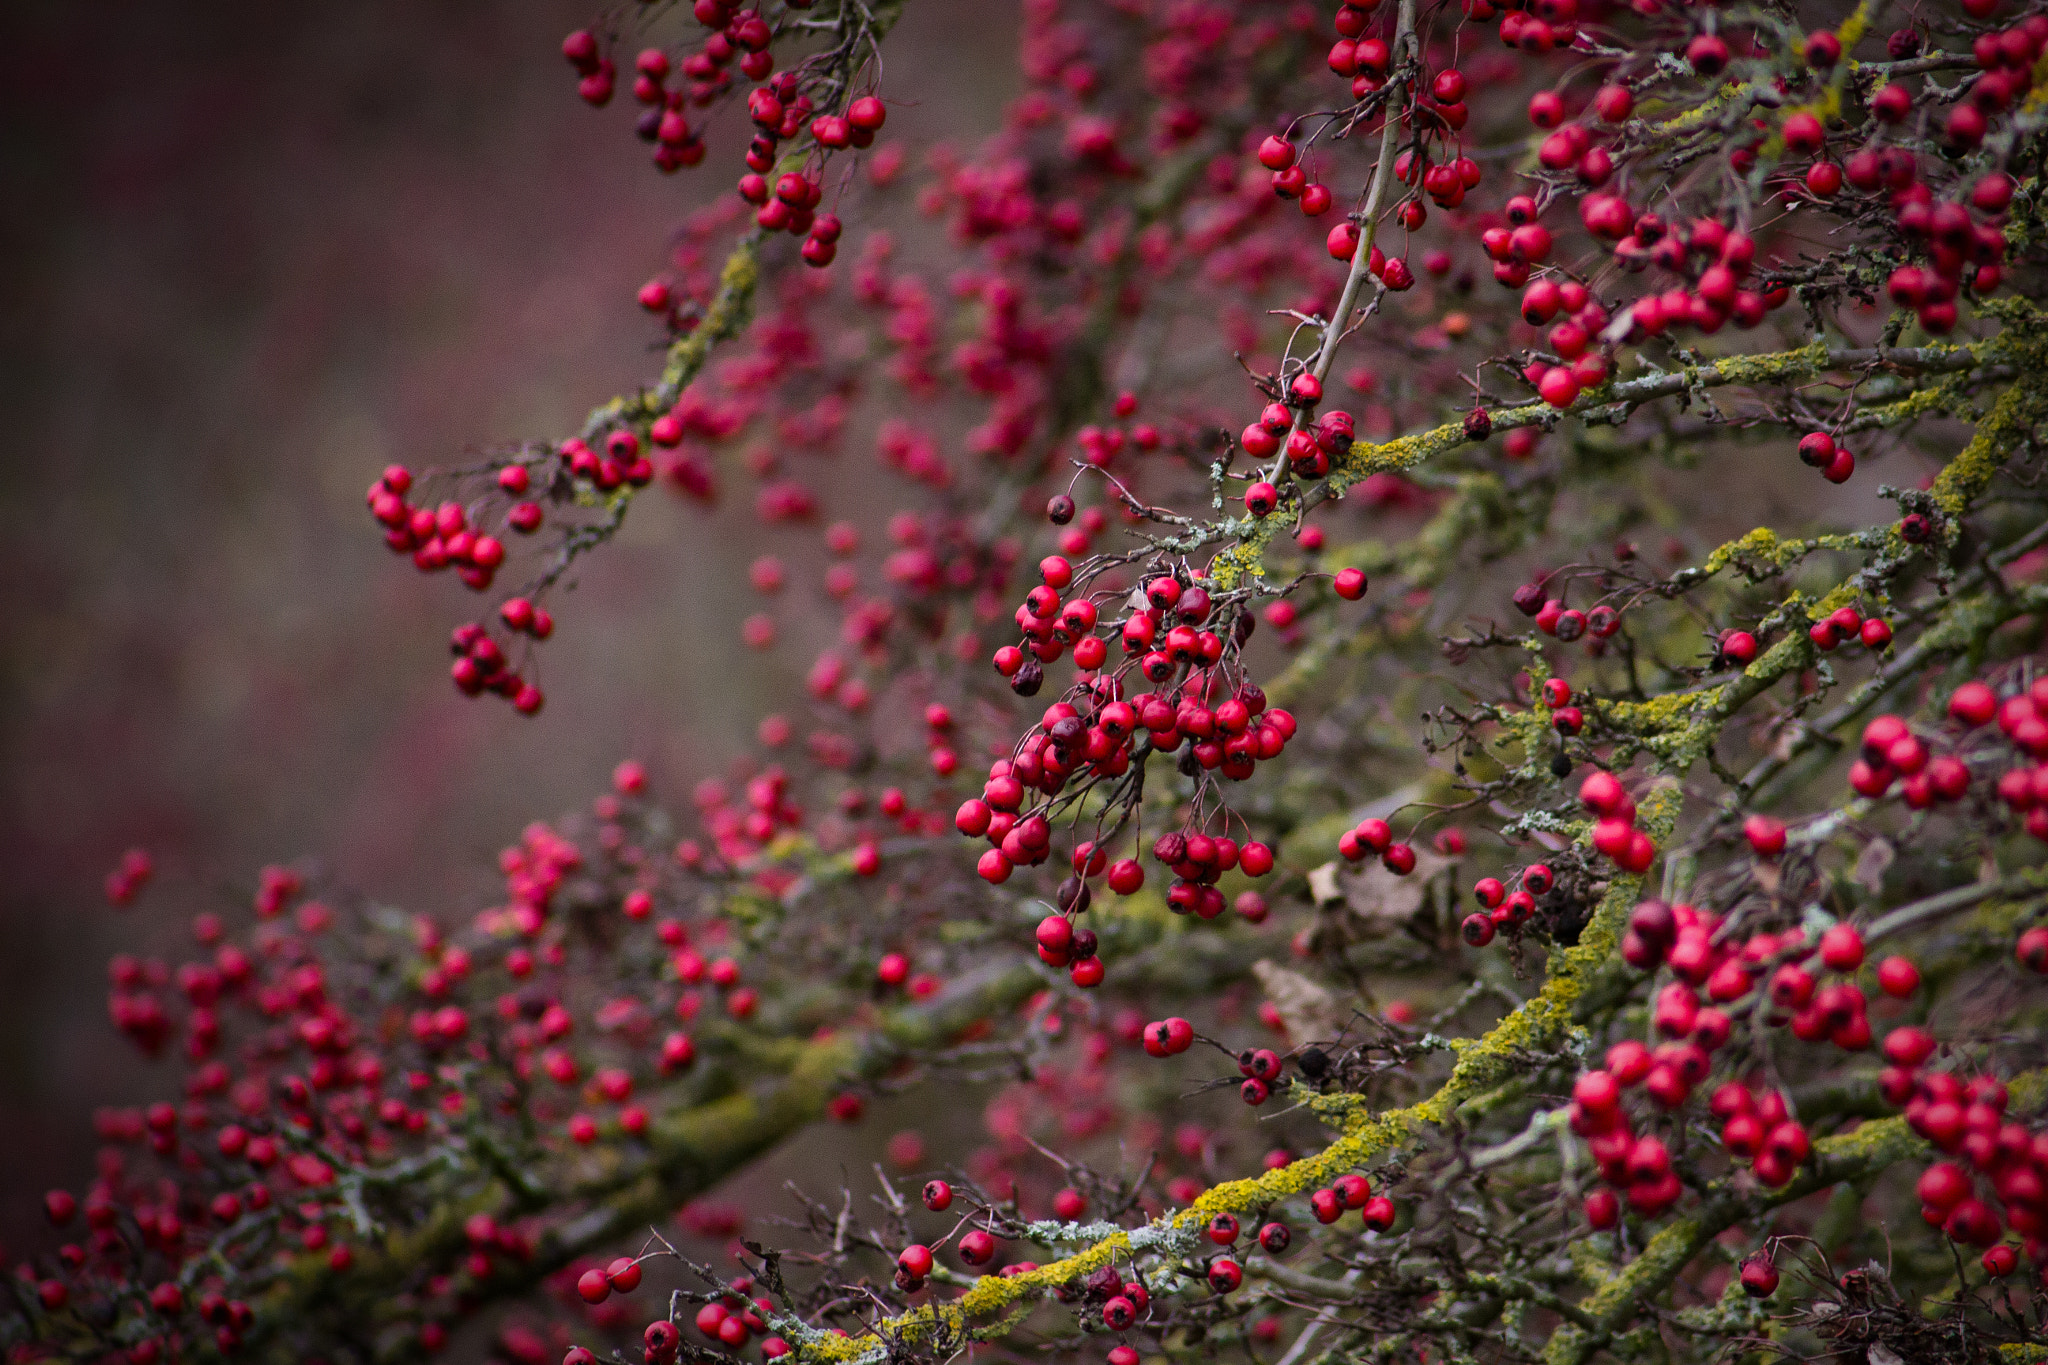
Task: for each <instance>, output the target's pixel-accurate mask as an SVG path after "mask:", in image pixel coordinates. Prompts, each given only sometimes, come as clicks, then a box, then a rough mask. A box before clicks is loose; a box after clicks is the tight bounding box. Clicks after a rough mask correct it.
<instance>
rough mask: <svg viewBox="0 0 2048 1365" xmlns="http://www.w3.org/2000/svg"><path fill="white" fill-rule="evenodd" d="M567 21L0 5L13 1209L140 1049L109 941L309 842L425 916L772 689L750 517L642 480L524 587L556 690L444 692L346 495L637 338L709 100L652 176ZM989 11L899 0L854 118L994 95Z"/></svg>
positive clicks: (1002, 72)
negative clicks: (118, 1020) (551, 600)
mask: <svg viewBox="0 0 2048 1365" xmlns="http://www.w3.org/2000/svg"><path fill="white" fill-rule="evenodd" d="M593 17H594V16H593V14H592V12H591V10H590V9H588V8H587V7H584V6H580V5H578V4H576V3H575V2H574V0H568V3H553V2H544V0H522V2H521V3H515V4H511V5H497V6H490V7H484V6H477V5H466V4H439V5H400V4H392V3H382V2H379V3H373V4H368V5H360V6H354V7H352V8H351V9H350V10H349V11H348V13H347V15H346V18H345V19H342V18H338V17H337V16H336V15H335V14H334V13H332V12H326V11H315V10H306V9H296V10H295V9H292V8H291V7H279V6H270V5H262V6H259V5H253V4H213V5H197V4H191V3H174V4H164V5H156V6H149V7H121V8H120V9H119V10H116V9H115V8H113V7H109V6H94V5H86V6H66V7H56V8H42V9H36V10H31V9H29V8H28V7H14V8H13V9H11V10H10V11H9V12H8V13H7V14H6V15H5V16H4V17H0V101H4V105H0V109H4V128H5V131H4V132H0V158H4V159H0V179H4V183H5V184H6V185H7V186H8V187H9V192H8V193H7V194H6V195H5V196H4V197H0V258H4V260H5V261H6V262H7V267H6V268H5V270H4V273H0V280H4V286H0V287H4V289H5V296H4V306H0V404H4V407H5V411H6V413H7V415H8V420H7V423H6V430H7V435H6V437H5V440H6V443H7V446H8V448H9V453H8V455H7V458H6V466H5V467H6V470H7V477H6V480H5V482H4V485H0V566H4V567H0V619H4V621H5V623H6V639H7V645H6V649H5V658H6V669H5V673H4V679H0V687H4V709H0V734H4V749H0V753H4V760H0V943H4V945H5V946H4V951H0V1147H4V1148H5V1150H6V1151H7V1153H8V1156H9V1160H8V1161H6V1162H4V1163H0V1242H4V1243H5V1244H6V1245H9V1246H15V1247H19V1246H21V1245H22V1244H23V1240H24V1239H25V1238H27V1237H29V1236H30V1235H32V1233H31V1230H32V1228H33V1227H34V1225H35V1224H36V1223H37V1222H38V1221H39V1220H38V1219H37V1218H36V1213H35V1210H36V1200H35V1199H34V1198H33V1196H34V1195H35V1194H37V1193H39V1192H40V1191H41V1190H43V1189H44V1188H47V1187H48V1186H50V1185H51V1184H54V1183H65V1184H69V1185H72V1186H73V1187H77V1186H78V1185H80V1184H82V1182H84V1181H85V1180H86V1179H87V1178H89V1176H90V1172H91V1147H92V1144H91V1142H90V1140H89V1135H90V1116H91V1111H92V1109H93V1108H94V1107H95V1106H96V1105H99V1104H106V1103H116V1102H134V1101H137V1100H140V1099H144V1098H156V1097H158V1096H159V1095H160V1094H161V1093H162V1092H163V1090H164V1088H165V1087H166V1086H167V1085H168V1084H169V1076H170V1068H169V1067H168V1066H166V1067H164V1068H161V1069H160V1070H158V1071H156V1072H154V1073H153V1071H152V1068H150V1067H148V1066H147V1065H145V1064H144V1063H142V1062H140V1061H139V1060H137V1059H136V1058H135V1057H134V1056H133V1055H132V1054H131V1053H130V1051H129V1050H128V1049H126V1048H125V1047H124V1046H121V1045H117V1043H116V1042H115V1039H114V1036H113V1032H112V1029H111V1028H110V1026H109V1025H108V1024H107V1022H106V1012H105V982H106V978H105V963H106V959H107V957H108V955H109V954H110V953H112V952H115V951H119V950H123V949H127V950H139V949H149V950H153V951H157V952H163V953H173V952H177V951H179V950H181V949H182V948H183V947H185V946H186V945H188V944H189V942H190V940H189V937H188V935H187V931H186V926H187V925H188V924H189V921H190V917H191V915H192V914H193V913H195V912H196V911H198V910H200V909H205V908H218V906H219V905H220V904H221V901H222V899H223V898H226V899H227V900H230V901H235V902H240V901H244V900H246V898H247V896H248V895H249V893H250V891H251V889H252V888H253V886H254V882H255V874H256V871H257V869H258V868H259V867H260V866H261V865H262V864H264V863H266V862H272V861H292V860H295V859H299V858H301V857H304V856H306V855H309V854H310V855H318V856H319V857H320V858H321V859H323V860H324V865H325V867H326V868H327V869H328V870H330V871H331V872H332V873H334V874H335V875H336V876H337V877H338V878H339V879H340V880H342V881H344V882H346V883H348V884H350V885H353V886H354V887H356V888H358V889H360V890H362V891H364V892H366V893H368V894H371V895H373V896H375V897H376V898H378V899H381V900H385V901H388V902H390V903H393V904H397V905H400V906H403V907H405V908H408V909H415V910H431V911H437V912H439V913H440V914H441V915H442V917H443V918H444V920H449V919H452V918H453V917H454V916H456V915H459V914H462V913H465V912H467V911H469V910H471V909H474V908H475V907H476V906H478V905H480V904H484V903H486V901H487V898H488V897H489V895H490V894H491V888H492V877H491V874H492V866H491V864H492V858H493V855H494V853H495V851H496V850H497V849H498V848H499V847H500V846H501V845H502V844H504V843H505V842H506V841H508V840H509V839H511V838H512V837H513V836H515V835H516V833H517V831H518V829H519V828H520V826H521V825H523V824H524V823H525V822H526V821H527V820H529V819H531V818H533V817H535V816H545V815H549V814H553V813H555V812H556V811H559V810H562V809H565V808H568V807H571V806H574V805H577V804H579V803H581V802H582V801H583V800H585V799H587V798H588V797H589V796H590V795H591V794H592V793H593V792H594V791H596V790H598V789H599V788H600V787H601V786H602V785H603V783H604V782H605V779H606V775H607V774H608V772H609V771H610V768H611V766H612V765H613V764H614V763H615V762H616V761H617V760H618V759H619V758H621V757H624V756H626V755H629V754H630V755H634V756H638V757H641V758H643V759H646V760H648V761H649V763H650V767H651V768H652V771H653V773H654V775H655V779H656V784H657V787H658V789H661V790H665V791H666V792H668V793H670V794H671V795H674V794H679V793H680V792H681V791H682V790H684V783H685V782H686V781H687V780H688V779H689V778H690V777H691V776H693V775H695V774H698V773H701V772H703V771H706V770H709V769H712V768H715V767H718V766H720V765H722V764H723V763H724V762H725V761H726V760H727V759H729V758H730V757H731V756H732V755H733V754H735V753H737V752H739V751H740V749H741V748H742V747H743V744H742V741H743V739H744V737H745V736H746V735H747V734H748V733H750V731H751V727H752V724H753V721H754V719H755V718H756V717H757V716H758V715H759V712H760V703H761V698H762V697H763V696H766V697H769V698H771V699H772V698H775V697H778V696H783V695H793V694H794V692H795V684H796V682H797V680H798V673H797V672H795V671H793V670H792V669H791V668H789V667H786V666H784V667H778V666H777V665H776V664H775V662H774V661H773V660H762V659H759V658H757V657H755V656H748V655H745V653H744V651H742V650H741V649H740V648H739V647H738V643H737V632H736V628H735V624H734V623H735V622H736V620H737V615H738V614H743V613H735V612H734V611H733V610H732V608H734V607H735V606H736V605H737V604H739V603H740V602H741V600H742V599H743V598H744V597H745V586H744V585H745V573H746V565H747V562H748V561H749V560H750V559H751V558H752V556H753V555H754V554H756V553H758V552H759V549H760V546H759V543H758V540H759V537H758V536H757V535H756V534H755V533H754V531H753V528H752V526H751V524H750V520H749V519H737V520H735V519H727V520H724V521H720V520H717V519H714V518H711V517H709V516H706V515H705V514H703V513H700V512H697V511H694V510H691V509H688V508H685V507H683V506H681V505H680V504H679V503H678V502H677V501H676V500H674V499H672V498H670V497H668V496H666V495H660V496H653V497H649V498H645V499H643V500H642V501H641V503H640V504H639V505H638V506H636V508H635V510H634V513H633V516H632V518H631V519H630V521H629V523H628V527H627V530H626V532H625V534H624V535H623V537H622V538H621V540H620V541H619V542H618V543H616V544H614V545H613V546H611V547H609V549H608V550H607V551H606V552H605V553H602V554H600V555H598V556H595V557H594V558H593V559H592V560H591V561H590V567H589V568H588V570H587V571H586V572H585V573H584V574H583V589H582V591H580V592H578V593H575V594H573V595H572V596H571V597H570V598H569V599H567V601H566V602H565V603H564V604H563V608H562V610H560V611H559V612H558V616H559V617H560V620H561V628H560V630H559V631H558V633H557V636H556V638H555V640H554V641H552V642H551V643H550V644H549V646H548V647H547V650H546V652H545V661H544V669H545V673H544V677H543V681H544V682H545V684H546V686H547V688H548V692H549V701H548V706H547V709H546V711H545V712H544V713H543V714H542V716H541V717H539V718H538V719H537V720H533V721H522V720H520V719H519V718H517V717H516V716H515V715H514V714H513V713H512V712H511V710H510V708H508V707H505V706H503V705H500V704H497V703H495V702H482V703H479V702H469V701H465V700H464V699H462V698H460V697H459V696H457V695H456V693H455V692H454V691H453V689H452V688H450V687H449V686H448V684H447V682H446V675H445V668H446V662H447V659H446V654H445V651H444V641H445V639H446V635H447V631H448V630H449V628H450V627H451V626H452V625H453V624H455V623H456V622H457V621H460V620H464V619H467V618H468V616H469V615H471V614H473V613H474V611H475V609H476V608H475V603H474V601H473V599H471V598H470V595H469V594H468V593H467V592H465V591H464V590H463V589H462V588H461V587H460V585H459V584H457V583H456V582H454V581H453V580H452V579H450V578H448V577H445V576H443V577H437V578H433V579H427V578H423V577H421V576H419V575H418V574H416V573H414V572H412V571H411V569H410V567H409V566H408V565H406V564H405V563H404V562H403V561H400V560H396V559H394V558H393V557H392V556H391V555H390V554H389V552H388V551H386V550H385V549H384V547H383V545H382V544H381V542H380V540H379V538H378V536H377V534H376V532H375V530H374V528H373V526H372V524H371V523H370V521H369V519H368V517H367V515H366V513H365V511H364V509H363V500H362V495H363V489H364V488H365V487H366V486H367V485H368V483H369V481H370V480H371V479H372V478H373V477H374V476H375V474H376V471H377V470H378V469H380V468H381V467H382V466H383V465H385V464H386V463H388V462H391V461H394V460H397V461H403V462H407V463H409V464H413V465H427V464H433V463H437V462H453V461H456V460H459V459H460V458H461V453H462V451H463V449H464V447H465V445H469V444H473V443H482V442H489V441H494V440H500V439H505V438H512V437H549V436H554V435H558V434H561V433H564V432H567V431H569V430H572V429H573V428H574V426H575V425H576V424H577V423H578V422H579V420H580V418H581V416H582V414H583V413H584V411H585V410H586V409H587V408H588V407H589V406H591V405H592V404H593V403H595V402H597V401H600V400H602V399H603V398H605V397H608V396H609V395H610V394H612V393H614V392H616V391H618V390H619V389H621V388H622V387H626V386H629V385H630V384H631V383H633V382H634V381H635V379H636V378H638V377H639V376H641V375H643V374H645V373H647V372H649V371H650V370H651V368H652V365H653V361H652V358H651V354H650V350H649V348H650V345H651V344H652V343H653V342H654V341H655V339H656V337H655V333H654V331H653V328H652V327H651V326H650V324H649V323H648V322H647V321H646V320H645V318H644V317H643V315H642V314H641V313H640V312H639V311H638V309H636V308H635V307H634V304H633V295H634V292H635V290H636V289H637V288H638V286H639V285H640V284H641V283H642V282H643V281H644V280H646V279H647V278H648V277H649V276H650V275H651V274H653V273H654V272H655V271H657V270H658V269H659V268H660V267H661V265H662V263H663V261H664V259H665V243H666V240H667V236H668V233H669V232H670V230H671V229H672V228H673V227H674V226H675V225H676V224H677V223H678V222H679V221H680V220H681V218H682V216H683V215H684V214H685V213H686V212H687V211H688V210H689V209H690V208H691V207H693V206H695V205H698V204H701V203H703V202H705V201H706V199H707V198H708V197H709V196H711V195H714V194H716V193H719V192H720V191H721V190H722V189H723V188H724V187H725V185H726V181H727V177H726V175H725V173H724V169H722V167H723V166H725V165H729V164H730V163H731V162H732V161H733V160H734V157H733V156H732V155H730V154H729V153H731V152H732V151H733V150H734V149H733V148H732V147H730V146H727V147H724V148H723V151H724V152H725V153H728V154H727V155H724V156H721V154H720V153H721V147H720V143H719V141H718V139H719V137H720V134H723V137H724V141H725V142H727V143H730V142H732V140H733V136H734V132H733V116H732V115H731V114H728V115H726V116H725V118H724V119H723V120H722V122H721V124H719V125H717V126H716V131H714V135H713V137H714V151H713V158H712V164H710V165H707V166H706V167H705V168H704V169H703V170H701V171H700V172H698V173H695V174H694V175H693V174H691V173H688V172H686V173H684V174H683V175H681V176H678V177H677V178H674V179H666V178H663V177H662V176H660V175H658V174H656V173H655V172H654V171H653V170H652V168H651V167H650V166H649V165H648V162H647V158H646V154H645V149H644V146H643V144H641V143H639V142H637V141H636V140H635V139H634V138H633V136H632V133H631V122H632V117H633V110H632V109H631V108H630V107H625V106H623V105H615V106H614V107H613V108H611V109H608V110H605V111H603V112H602V113H593V112H592V111H590V110H588V109H586V108H585V107H583V106H582V105H581V104H580V103H579V102H578V101H577V99H576V96H575V89H574V79H573V75H572V73H571V72H570V70H569V68H568V67H567V66H566V65H565V64H564V63H563V62H562V61H561V58H560V56H559V54H558V44H559V42H560V40H561V37H562V34H563V33H564V32H566V31H567V30H568V29H570V28H572V27H575V26H576V25H578V24H580V23H584V22H587V21H588V20H590V19H591V18H593ZM1016 23H1017V21H1016V15H1015V13H1014V6H1012V5H1009V4H1004V3H996V2H995V0H973V2H972V3H971V4H969V3H962V0H945V2H944V3H943V4H912V5H911V6H910V7H909V11H908V17H907V18H906V19H905V21H904V22H903V24H902V26H901V28H900V29H899V31H898V32H897V34H896V35H895V36H894V37H893V38H892V40H891V48H890V67H891V74H892V78H893V81H892V84H891V85H890V87H889V89H890V93H891V94H892V97H895V98H897V99H899V100H900V101H902V103H900V104H899V105H898V106H897V108H896V109H895V110H893V111H892V119H891V132H892V133H896V132H899V131H900V132H902V133H906V134H911V135H913V136H916V135H918V134H920V133H923V134H932V133H944V132H949V131H951V132H959V131H979V130H982V129H987V128H991V127H993V126H994V123H995V121H996V119H997V117H998V114H999V111H1000V108H1001V105H1002V103H1003V101H1004V100H1005V99H1007V98H1008V96H1009V94H1010V93H1011V91H1012V90H1013V88H1014V81H1015V75H1014V70H1013V68H1012V65H1011V63H1012V62H1013V60H1014V58H1013V55H1012V52H1011V50H1010V49H1011V46H1012V43H1013V40H1014V35H1015V33H1016V31H1017V30H1016ZM898 72H900V73H906V75H905V76H896V75H895V73H898ZM908 73H916V74H915V79H914V83H913V82H912V81H911V80H909V79H907V75H908ZM721 528H737V530H738V531H739V533H740V536H739V540H740V541H741V542H742V543H721V542H719V541H718V539H717V537H718V535H719V532H720V530H721ZM686 535H687V537H688V539H689V540H690V541H691V542H692V549H691V551H690V552H689V553H687V554H686V553H685V552H684V551H683V550H682V549H681V548H680V547H681V544H682V543H683V541H684V539H685V537H686ZM707 543H708V544H711V545H712V546H713V547H714V548H713V551H712V552H711V553H708V554H707V553H705V550H704V547H705V546H706V545H707ZM748 609H751V608H748ZM138 844H139V845H141V846H143V847H146V848H147V849H149V850H150V851H151V852H152V854H154V855H155V857H156V859H157V862H158V866H159V869H160V870H159V875H158V878H157V882H156V884H155V885H154V886H153V887H152V889H151V890H150V892H149V893H147V894H146V895H145V896H144V898H143V900H142V903H141V904H140V905H139V906H138V907H137V908H135V909H132V910H128V911H115V910H112V909H110V908H108V906H107V905H106V903H105V900H104V899H103V897H102V895H101V892H100V882H101V878H102V877H103V876H104V874H105V873H106V872H107V871H108V870H109V869H110V868H111V867H112V866H113V865H114V863H115V861H116V860H117V858H118V857H119V856H120V854H121V852H122V850H124V849H126V848H128V847H130V846H132V845H138Z"/></svg>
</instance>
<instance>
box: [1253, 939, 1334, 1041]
mask: <svg viewBox="0 0 2048 1365" xmlns="http://www.w3.org/2000/svg"><path fill="white" fill-rule="evenodd" d="M1252 975H1253V976H1255V977H1257V978H1258V979H1259V987H1260V989H1262V990H1264V991H1265V992H1266V998H1267V999H1268V1000H1270V1001H1272V1002H1273V1008H1274V1009H1276V1010H1278V1011H1279V1012H1280V1021H1281V1022H1282V1023H1284V1024H1285V1025H1287V1035H1288V1037H1289V1038H1291V1039H1293V1040H1294V1041H1295V1042H1297V1043H1299V1042H1306V1041H1307V1040H1308V1039H1310V1038H1334V1037H1336V1035H1337V1032H1338V1030H1339V1028H1341V1027H1342V1020H1340V1019H1339V1017H1338V1012H1337V997H1336V996H1334V995H1332V994H1330V992H1329V991H1328V990H1326V989H1325V988H1323V987H1322V986H1319V985H1317V984H1316V983H1315V982H1313V981H1311V980H1309V979H1308V978H1307V977H1305V976H1303V975H1302V974H1301V973H1300V972H1296V971H1290V970H1289V969H1287V968H1286V967H1283V966H1281V965H1280V964H1279V963H1277V962H1274V961H1272V960H1271V959H1270V958H1263V957H1262V958H1260V959H1259V960H1258V961H1257V962H1254V963H1253V964H1252Z"/></svg>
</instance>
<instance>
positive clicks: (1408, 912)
mask: <svg viewBox="0 0 2048 1365" xmlns="http://www.w3.org/2000/svg"><path fill="white" fill-rule="evenodd" d="M1450 865H1451V863H1450V859H1448V858H1443V857H1439V856H1438V855H1437V854H1435V853H1432V852H1430V851H1429V850H1428V849H1425V848H1418V849H1416V850H1415V870H1414V871H1413V872H1410V873H1409V874H1408V875H1407V876H1405V877H1399V876H1396V875H1394V874H1393V873H1392V872H1390V871H1388V870H1387V866H1386V864H1384V863H1382V862H1380V861H1379V860H1378V859H1374V860H1373V861H1371V862H1368V863H1366V864H1365V865H1364V866H1363V867H1361V868H1360V869H1359V870H1358V872H1357V873H1355V874H1354V875H1351V876H1347V877H1344V878H1342V879H1341V881H1340V883H1339V884H1340V885H1341V886H1342V887H1343V895H1344V904H1345V906H1346V908H1348V909H1349V910H1350V911H1351V913H1352V914H1354V915H1356V916H1358V918H1359V919H1361V920H1363V921H1364V929H1365V932H1366V933H1369V934H1386V933H1392V932H1393V931H1394V930H1395V929H1398V928H1400V927H1401V926H1402V925H1403V924H1406V923H1407V922H1408V921H1409V920H1411V919H1413V918H1415V912H1416V911H1418V910H1420V909H1421V908H1422V902H1423V896H1424V888H1425V887H1426V886H1427V885H1428V882H1429V879H1430V878H1431V877H1433V876H1435V875H1436V874H1437V873H1438V872H1441V871H1442V870H1443V869H1445V868H1447V867H1449V866H1450Z"/></svg>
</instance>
